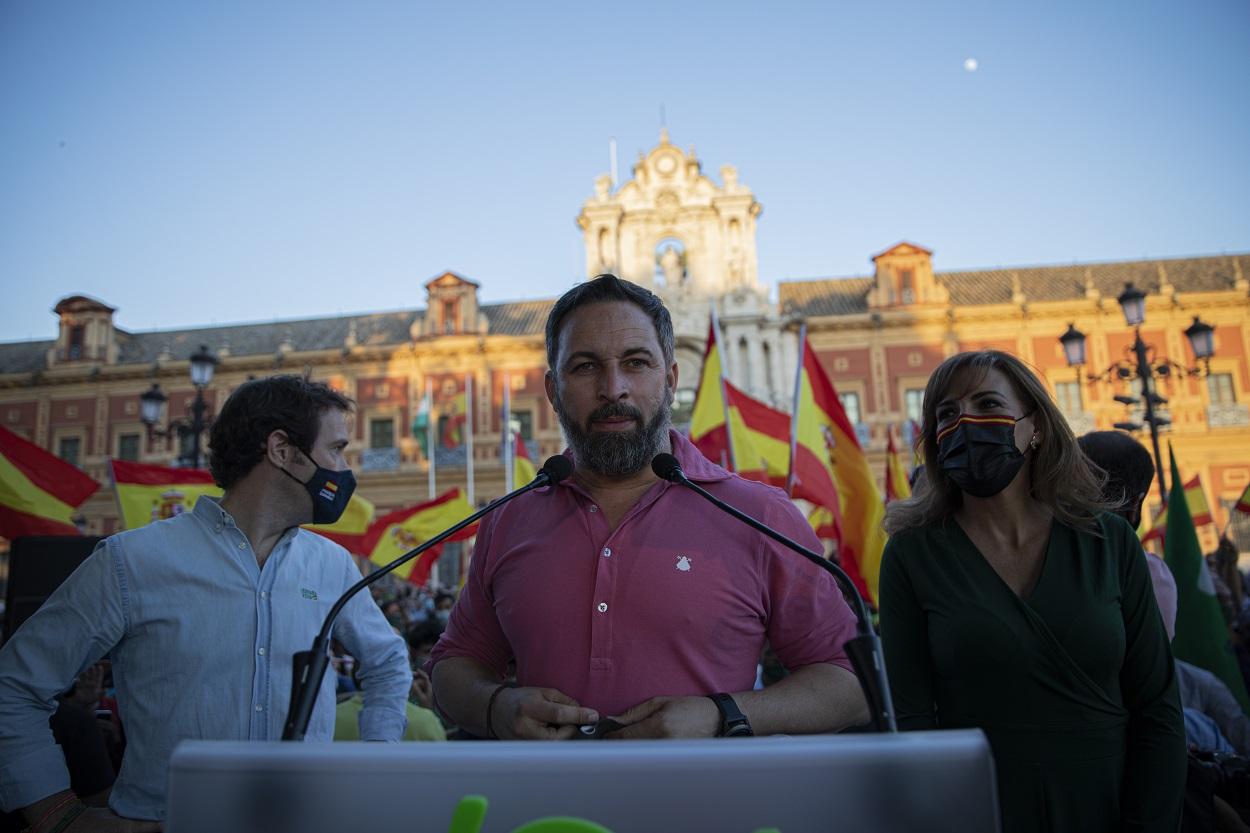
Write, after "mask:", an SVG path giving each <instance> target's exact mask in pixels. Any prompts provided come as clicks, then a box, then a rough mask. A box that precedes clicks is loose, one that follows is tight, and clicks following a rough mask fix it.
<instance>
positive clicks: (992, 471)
mask: <svg viewBox="0 0 1250 833" xmlns="http://www.w3.org/2000/svg"><path fill="white" fill-rule="evenodd" d="M1021 419H1025V417H1021ZM937 444H938V465H939V466H941V468H942V471H944V472H946V474H947V476H949V477H950V479H951V480H953V481H955V485H956V486H958V487H959V488H960V489H961V490H963V492H964V493H965V494H969V495H972V496H974V497H993V496H994V495H996V494H998V493H999V492H1001V491H1002V490H1003V489H1006V488H1007V486H1008V485H1010V483H1011V481H1013V480H1015V479H1016V475H1017V474H1019V473H1020V469H1021V467H1023V466H1024V455H1023V454H1021V453H1020V449H1018V448H1016V419H1015V417H1009V416H972V415H971V414H964V415H963V416H961V417H959V419H957V420H955V421H954V422H952V423H951V424H950V425H948V426H947V427H946V428H943V429H942V430H941V431H939V432H938V435H937Z"/></svg>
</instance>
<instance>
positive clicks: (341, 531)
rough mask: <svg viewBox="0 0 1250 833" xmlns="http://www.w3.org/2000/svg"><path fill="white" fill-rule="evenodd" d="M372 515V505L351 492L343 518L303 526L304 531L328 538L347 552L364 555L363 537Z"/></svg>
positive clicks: (367, 529)
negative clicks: (330, 522) (328, 522)
mask: <svg viewBox="0 0 1250 833" xmlns="http://www.w3.org/2000/svg"><path fill="white" fill-rule="evenodd" d="M373 513H374V506H373V503H372V502H371V501H369V500H366V499H365V498H363V497H361V496H360V495H359V494H358V493H356V492H353V493H352V499H351V500H349V501H348V502H347V507H346V508H345V509H344V510H343V517H341V518H339V519H338V520H337V521H335V522H334V523H332V524H319V525H314V524H304V529H307V530H308V531H309V532H315V533H317V534H318V535H323V536H325V537H326V538H329V539H330V540H331V541H333V542H334V543H336V544H338V545H339V546H340V547H343V548H344V549H345V550H347V551H348V552H351V553H355V554H357V555H364V554H366V553H367V552H368V550H366V549H365V535H366V534H368V532H369V526H370V524H372V523H373Z"/></svg>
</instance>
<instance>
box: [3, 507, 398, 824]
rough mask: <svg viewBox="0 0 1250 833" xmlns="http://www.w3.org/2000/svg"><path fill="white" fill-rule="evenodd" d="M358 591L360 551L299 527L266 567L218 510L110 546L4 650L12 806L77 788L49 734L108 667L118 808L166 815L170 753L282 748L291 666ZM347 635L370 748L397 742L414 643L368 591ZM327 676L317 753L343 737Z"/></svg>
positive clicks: (123, 536) (113, 802) (6, 798)
mask: <svg viewBox="0 0 1250 833" xmlns="http://www.w3.org/2000/svg"><path fill="white" fill-rule="evenodd" d="M359 579H360V571H359V569H358V568H357V567H356V564H355V563H354V562H353V561H352V559H351V556H350V555H348V553H347V551H346V550H344V549H343V548H342V547H340V546H339V545H338V544H335V543H333V542H332V541H329V540H328V539H326V538H323V537H322V536H320V535H317V534H315V533H312V532H309V531H307V530H303V529H298V528H294V529H289V530H287V532H286V533H285V534H284V535H283V536H282V537H281V539H279V541H278V543H277V545H276V546H275V547H274V549H273V552H272V553H270V555H269V557H268V558H267V559H266V560H265V565H264V567H263V568H262V567H260V566H259V565H258V564H257V562H256V553H255V552H254V551H253V550H252V546H251V544H250V543H249V542H248V540H247V537H246V536H245V535H244V534H243V533H242V532H241V531H240V530H239V528H238V527H237V526H235V523H234V520H233V519H232V518H231V517H230V515H229V514H228V513H226V512H225V511H224V510H223V509H222V508H221V506H220V505H219V504H218V502H217V501H216V500H215V499H213V498H208V497H201V498H200V499H199V501H198V502H197V503H196V505H195V509H194V511H192V512H187V513H184V514H181V515H178V516H175V517H173V518H170V519H169V520H165V521H161V522H159V523H154V524H150V525H148V526H145V527H142V528H141V529H135V530H131V531H129V532H123V533H120V534H118V535H114V536H112V537H110V538H108V539H106V540H104V541H101V542H100V544H99V546H98V547H96V550H95V552H94V553H93V554H92V555H91V557H90V558H88V559H87V560H86V561H85V562H83V564H82V566H81V567H79V568H78V569H77V570H76V571H75V572H74V574H73V575H72V576H70V577H69V579H67V580H66V581H65V583H64V584H63V585H61V587H60V588H59V589H58V590H57V591H56V592H55V593H54V594H53V595H52V596H51V597H50V598H49V599H48V600H47V602H45V603H44V605H43V606H42V607H41V608H40V609H39V611H38V612H37V613H35V615H34V616H32V617H31V618H30V619H28V620H27V621H26V622H25V623H24V624H23V625H22V627H21V628H20V629H19V630H18V631H17V633H16V634H14V635H13V638H12V639H10V640H9V642H8V643H7V644H5V646H4V647H3V649H0V806H3V807H4V809H6V810H14V809H16V808H19V807H24V806H27V805H29V804H31V803H33V802H35V801H38V800H39V799H41V798H45V797H47V796H49V795H52V794H53V793H55V792H58V791H60V790H64V789H68V788H69V773H68V771H67V770H66V767H65V760H64V757H63V756H62V753H61V749H60V747H58V746H56V745H55V743H54V741H53V738H52V732H51V730H50V729H49V728H48V717H49V716H50V715H51V713H52V712H53V710H54V709H55V708H56V702H55V697H56V695H57V694H58V693H60V692H62V691H64V690H65V689H67V688H69V686H70V684H71V683H72V682H73V681H74V678H75V677H76V676H77V675H78V674H79V673H81V672H82V671H83V670H84V669H86V668H87V667H89V666H90V665H91V664H93V663H94V662H96V661H97V660H98V659H100V658H101V657H103V656H104V655H106V654H108V655H109V656H110V657H111V659H112V664H113V682H114V685H115V686H116V688H117V702H118V706H119V709H120V711H121V717H122V721H123V723H124V725H125V729H126V753H125V758H124V760H123V761H122V768H121V773H120V774H119V776H118V778H117V782H116V784H115V785H114V786H113V793H112V797H111V798H110V800H109V804H110V806H111V807H112V809H113V811H114V812H116V813H117V814H118V815H121V816H126V817H129V818H139V819H162V818H164V816H165V790H166V782H167V779H168V768H169V758H170V754H171V753H172V752H173V750H174V747H175V746H176V745H177V744H178V743H179V742H180V741H182V740H190V739H216V740H255V741H263V740H277V739H279V738H281V737H282V727H283V724H284V723H285V722H286V714H287V706H288V703H289V700H290V695H291V657H292V655H293V654H294V653H295V652H296V651H306V650H308V648H309V647H310V646H311V645H312V642H313V638H314V637H315V636H316V635H317V631H318V630H319V629H320V628H321V623H322V620H323V619H324V618H325V615H326V614H327V613H328V612H329V610H330V607H331V606H332V605H333V604H334V602H335V600H337V599H338V597H339V596H340V595H342V593H343V591H344V590H346V589H347V588H348V587H350V586H351V585H352V584H354V583H355V582H356V581H358V580H359ZM334 637H335V638H336V639H338V640H339V641H340V642H342V643H343V645H344V646H345V647H346V648H347V650H348V652H350V653H351V654H352V655H353V656H355V657H357V658H359V660H360V662H361V673H360V678H361V681H362V682H363V684H364V689H365V706H364V709H363V710H362V711H361V713H360V736H361V738H362V739H364V740H385V741H393V740H399V738H400V736H401V735H402V734H403V731H404V727H405V725H406V720H407V718H406V715H405V710H404V707H405V703H406V701H407V695H408V691H409V687H410V685H411V680H412V673H411V671H410V670H409V667H408V653H407V648H406V646H405V644H404V641H403V639H402V638H401V637H400V636H399V635H397V634H396V633H395V632H394V630H393V629H392V628H391V627H390V625H389V624H387V621H386V618H385V617H384V616H383V615H382V612H381V611H380V610H379V609H378V606H377V605H376V604H375V603H374V601H373V599H372V598H371V597H370V595H369V592H368V591H367V590H365V591H361V592H360V593H358V594H357V595H356V596H355V597H353V598H352V600H351V601H350V602H349V603H348V604H347V606H346V607H345V608H344V609H343V611H342V613H341V614H340V615H339V617H338V621H337V622H336V624H335V626H334ZM334 710H335V697H334V675H333V674H327V675H326V676H325V678H324V679H323V681H322V684H321V690H320V692H319V693H318V695H317V705H316V709H315V710H314V712H313V715H312V720H311V722H310V724H309V727H308V733H307V735H306V737H307V738H308V739H309V740H316V741H329V740H332V739H333V737H334Z"/></svg>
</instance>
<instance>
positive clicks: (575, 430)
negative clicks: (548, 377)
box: [556, 390, 672, 477]
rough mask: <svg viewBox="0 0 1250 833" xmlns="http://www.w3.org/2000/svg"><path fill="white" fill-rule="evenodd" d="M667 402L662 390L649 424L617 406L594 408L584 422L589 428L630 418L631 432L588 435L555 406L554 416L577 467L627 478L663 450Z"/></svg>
mask: <svg viewBox="0 0 1250 833" xmlns="http://www.w3.org/2000/svg"><path fill="white" fill-rule="evenodd" d="M670 398H671V397H670V396H669V395H668V391H667V390H666V391H665V395H664V402H663V404H661V405H660V407H659V409H658V410H657V411H656V412H655V416H653V417H652V418H651V421H650V422H647V423H645V424H644V423H643V422H642V412H641V411H639V410H638V409H637V408H635V407H633V406H632V405H622V404H619V403H618V404H612V405H604V406H603V407H601V408H597V409H596V410H594V411H593V412H591V414H590V416H588V417H587V418H586V423H587V424H590V423H591V422H594V421H595V420H598V419H604V418H606V417H613V416H628V417H633V418H634V419H635V420H636V421H637V422H638V426H637V427H636V428H634V429H633V430H632V431H611V432H606V431H591V432H588V431H585V430H584V429H583V428H582V426H580V425H577V424H575V423H574V422H573V421H572V420H571V419H569V417H568V415H567V414H566V413H565V411H564V408H563V407H559V406H557V407H556V416H557V417H559V419H560V427H561V428H563V429H564V436H565V437H567V438H568V441H569V445H570V446H571V447H572V449H573V457H574V459H575V460H576V461H577V467H578V468H584V469H587V470H589V471H592V472H594V473H595V474H600V475H603V476H605V477H628V476H629V475H632V474H637V473H638V472H640V471H642V470H643V469H644V468H645V467H647V466H650V465H651V460H652V459H653V458H654V457H655V455H657V454H659V453H660V452H661V451H663V450H664V447H665V442H664V440H665V439H666V438H667V437H668V428H669V422H670V419H671V417H672V409H671V408H670V407H669V404H668V402H669V399H670ZM557 401H558V396H557Z"/></svg>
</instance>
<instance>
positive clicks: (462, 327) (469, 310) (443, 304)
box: [414, 272, 487, 337]
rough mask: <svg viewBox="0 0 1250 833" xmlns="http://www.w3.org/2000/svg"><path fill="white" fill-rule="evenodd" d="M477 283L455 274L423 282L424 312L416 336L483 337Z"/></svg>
mask: <svg viewBox="0 0 1250 833" xmlns="http://www.w3.org/2000/svg"><path fill="white" fill-rule="evenodd" d="M480 286H481V284H479V283H478V282H477V281H472V280H469V279H468V278H466V277H464V276H463V275H457V274H456V273H455V272H444V273H443V274H441V275H439V276H437V277H435V278H432V279H430V280H428V281H426V282H425V290H426V310H425V316H424V317H423V318H422V319H421V327H420V334H419V336H418V335H417V334H416V333H414V337H420V336H435V335H461V334H465V333H478V334H484V333H485V332H486V329H487V322H486V316H485V315H482V314H481V312H480V311H479V310H478V299H477V290H478V288H479V287H480Z"/></svg>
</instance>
